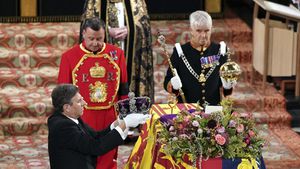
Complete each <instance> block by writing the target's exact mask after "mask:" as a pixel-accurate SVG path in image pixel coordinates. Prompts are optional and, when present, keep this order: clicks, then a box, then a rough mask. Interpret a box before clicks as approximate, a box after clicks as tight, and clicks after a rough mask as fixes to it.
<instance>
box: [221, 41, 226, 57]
mask: <svg viewBox="0 0 300 169" xmlns="http://www.w3.org/2000/svg"><path fill="white" fill-rule="evenodd" d="M220 54H221V55H223V56H224V55H225V54H226V43H225V42H224V41H221V42H220Z"/></svg>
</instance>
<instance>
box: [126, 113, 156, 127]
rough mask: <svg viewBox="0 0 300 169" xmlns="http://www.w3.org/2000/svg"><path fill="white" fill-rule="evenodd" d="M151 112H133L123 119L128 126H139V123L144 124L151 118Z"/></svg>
mask: <svg viewBox="0 0 300 169" xmlns="http://www.w3.org/2000/svg"><path fill="white" fill-rule="evenodd" d="M150 117H151V115H150V114H138V113H132V114H128V115H127V116H126V117H125V118H124V119H123V120H124V122H125V125H126V127H137V126H138V125H139V124H144V123H146V121H147V120H148V119H150Z"/></svg>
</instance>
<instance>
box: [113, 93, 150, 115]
mask: <svg viewBox="0 0 300 169" xmlns="http://www.w3.org/2000/svg"><path fill="white" fill-rule="evenodd" d="M115 106H116V111H117V112H118V113H119V114H120V116H121V117H126V115H127V114H130V113H143V114H145V113H148V111H149V109H150V106H151V99H150V98H149V97H132V98H131V99H130V98H128V99H123V100H120V101H118V102H117V104H116V105H115Z"/></svg>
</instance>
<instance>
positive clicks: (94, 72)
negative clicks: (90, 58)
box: [90, 62, 105, 78]
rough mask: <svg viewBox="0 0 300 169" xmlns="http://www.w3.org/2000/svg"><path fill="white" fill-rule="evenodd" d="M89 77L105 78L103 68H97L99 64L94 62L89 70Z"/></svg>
mask: <svg viewBox="0 0 300 169" xmlns="http://www.w3.org/2000/svg"><path fill="white" fill-rule="evenodd" d="M90 75H91V77H93V78H103V77H104V76H105V68H104V67H103V66H99V63H98V62H96V63H95V66H93V67H91V68H90Z"/></svg>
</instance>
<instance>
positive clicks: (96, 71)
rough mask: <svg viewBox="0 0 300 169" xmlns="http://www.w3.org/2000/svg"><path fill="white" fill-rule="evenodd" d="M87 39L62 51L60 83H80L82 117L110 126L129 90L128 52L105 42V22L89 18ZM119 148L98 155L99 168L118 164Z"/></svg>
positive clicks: (100, 126) (108, 168)
mask: <svg viewBox="0 0 300 169" xmlns="http://www.w3.org/2000/svg"><path fill="white" fill-rule="evenodd" d="M82 35H83V42H82V43H80V44H78V45H75V46H74V47H73V48H71V49H70V50H68V51H67V52H65V53H64V54H63V55H62V58H61V63H60V69H59V75H58V83H72V84H74V85H76V86H78V87H79V89H80V94H81V95H82V96H83V98H84V100H85V101H86V102H87V105H86V106H85V110H84V114H83V115H82V119H83V120H84V122H86V123H87V124H89V125H90V126H91V127H92V128H94V129H95V130H101V129H104V128H106V127H107V126H109V125H110V124H111V123H112V122H113V121H114V120H115V119H116V112H115V109H114V106H113V105H114V103H116V102H117V101H118V100H120V99H124V98H126V97H127V94H128V84H127V72H126V60H125V56H124V52H123V51H122V50H121V49H119V48H117V47H115V46H113V45H111V44H107V43H104V39H105V23H104V22H103V21H102V20H100V19H99V18H88V19H86V20H85V23H84V25H83V32H82ZM116 154H117V149H114V150H112V151H110V152H108V153H107V154H105V155H103V156H100V157H98V159H97V169H100V168H101V169H112V168H117V165H116V160H115V158H116V157H117V156H116Z"/></svg>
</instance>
